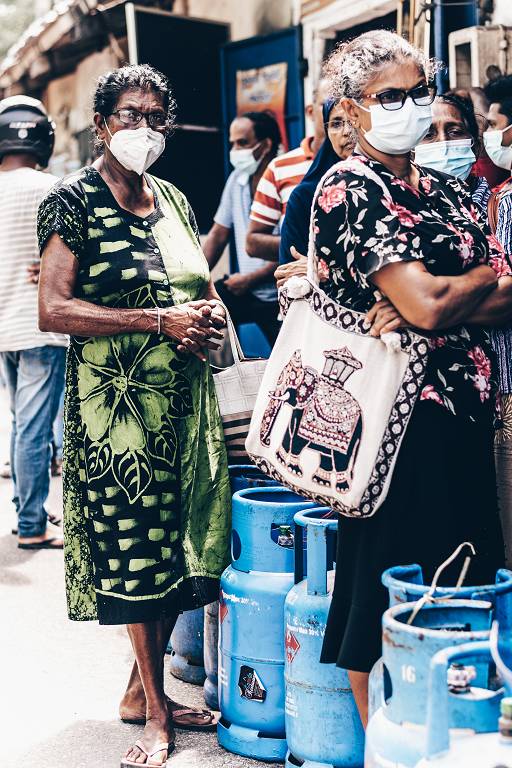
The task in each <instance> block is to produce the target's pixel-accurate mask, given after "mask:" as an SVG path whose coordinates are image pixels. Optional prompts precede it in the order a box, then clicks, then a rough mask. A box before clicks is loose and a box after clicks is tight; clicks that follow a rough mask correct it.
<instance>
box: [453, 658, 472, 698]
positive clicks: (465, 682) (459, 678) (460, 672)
mask: <svg viewBox="0 0 512 768" xmlns="http://www.w3.org/2000/svg"><path fill="white" fill-rule="evenodd" d="M475 677H476V669H475V668H474V667H465V666H464V664H451V665H450V668H449V669H448V675H447V681H448V689H449V691H450V693H468V691H469V689H470V687H471V685H470V684H471V681H472V680H474V679H475Z"/></svg>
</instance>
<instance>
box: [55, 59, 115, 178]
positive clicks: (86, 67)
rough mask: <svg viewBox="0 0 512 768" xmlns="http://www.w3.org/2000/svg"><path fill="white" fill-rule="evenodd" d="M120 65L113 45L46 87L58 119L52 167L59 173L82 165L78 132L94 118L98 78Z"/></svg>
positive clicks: (85, 60)
mask: <svg viewBox="0 0 512 768" xmlns="http://www.w3.org/2000/svg"><path fill="white" fill-rule="evenodd" d="M116 66H118V60H117V58H116V56H115V55H114V53H113V52H112V50H111V49H110V48H105V49H104V50H103V51H100V52H99V53H94V54H92V55H91V56H88V57H87V58H86V59H84V60H83V61H82V62H80V64H79V65H78V67H77V68H76V70H75V72H74V73H73V74H71V75H66V77H60V78H58V79H57V80H53V81H52V82H51V83H50V84H49V85H48V88H47V89H46V93H45V96H44V102H45V105H46V108H47V109H48V112H49V113H50V115H51V116H52V117H53V119H54V120H55V123H56V126H57V128H56V131H55V151H54V153H53V158H52V161H51V165H50V170H52V172H53V173H55V174H57V175H58V176H61V175H64V174H66V173H69V172H70V171H72V170H74V169H76V168H77V167H79V165H80V160H79V153H78V142H77V140H76V138H75V134H76V133H78V132H79V131H82V130H84V129H86V128H88V127H89V126H90V125H91V122H92V97H93V94H94V89H95V84H96V80H97V78H98V77H99V76H100V75H101V74H103V73H104V72H106V71H108V70H109V69H112V68H113V67H116Z"/></svg>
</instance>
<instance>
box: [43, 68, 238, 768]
mask: <svg viewBox="0 0 512 768" xmlns="http://www.w3.org/2000/svg"><path fill="white" fill-rule="evenodd" d="M174 108H175V103H174V101H173V99H172V95H171V92H170V90H169V86H168V84H167V81H166V80H165V78H164V77H163V75H161V74H160V73H159V72H157V71H155V70H154V69H152V68H151V67H149V66H147V65H137V66H126V67H122V68H120V69H117V70H114V71H112V72H109V73H108V74H106V75H104V76H103V77H101V78H100V80H99V82H98V85H97V89H96V93H95V96H94V125H95V129H96V135H97V138H98V141H99V142H100V143H101V146H102V149H103V151H102V154H101V156H100V157H99V159H98V160H96V161H95V162H94V163H93V164H92V166H91V167H87V168H82V169H81V170H79V171H77V172H76V173H74V174H73V175H72V176H68V177H67V178H65V179H64V180H63V181H61V182H60V183H58V184H57V185H56V186H55V187H53V189H52V190H51V191H50V193H49V194H48V196H47V197H46V198H45V200H44V201H43V203H42V204H41V207H40V209H39V221H38V234H39V242H40V249H41V253H42V266H41V277H40V287H39V300H40V309H39V322H40V327H41V328H42V329H44V330H50V329H51V330H55V329H57V328H58V329H59V330H60V331H61V332H63V333H69V334H70V336H71V346H70V349H69V354H68V360H67V388H66V406H65V447H64V530H65V534H64V539H65V545H64V546H65V567H66V587H67V600H68V613H69V616H70V618H71V619H74V620H79V621H81V620H91V619H99V621H100V623H101V624H126V625H127V630H128V635H129V637H130V640H131V644H132V647H133V651H134V655H135V661H134V664H133V669H132V672H131V675H130V679H129V682H128V687H127V690H126V693H125V694H124V696H123V699H122V701H121V706H120V715H121V718H122V719H123V720H124V721H125V722H131V723H135V722H136V723H141V724H145V728H144V732H143V734H142V735H141V738H140V739H139V740H137V741H136V742H135V744H134V745H133V746H131V747H130V748H129V749H128V751H127V752H126V756H125V757H124V758H123V760H122V762H121V765H122V766H134V765H137V766H139V765H141V764H142V765H151V766H159V765H164V764H165V763H166V761H167V757H168V755H169V753H170V752H171V751H172V749H173V747H174V728H182V729H189V730H213V729H214V727H215V721H214V717H213V715H212V713H211V712H208V711H205V710H195V709H191V708H189V707H187V706H184V705H182V704H178V703H176V702H173V701H171V700H170V699H168V698H166V696H165V692H164V683H163V658H164V653H165V649H166V647H167V643H168V640H169V637H170V634H171V631H172V629H173V627H174V624H175V622H176V618H177V616H178V614H179V612H180V611H182V610H188V609H192V608H197V607H200V606H202V605H206V604H207V603H210V602H213V601H214V600H215V599H216V598H217V596H218V583H219V581H218V580H219V577H220V575H221V573H222V571H223V569H224V568H225V566H226V564H227V563H228V561H229V533H230V515H229V510H230V488H229V478H228V472H227V459H226V453H225V448H224V440H223V432H222V427H221V422H220V417H219V411H218V406H217V401H216V397H215V391H214V387H213V382H212V376H211V372H210V367H209V364H208V362H207V361H206V352H207V350H208V349H212V348H217V344H216V342H217V340H218V338H219V337H220V335H221V334H220V331H219V328H220V327H221V326H223V325H224V323H225V320H224V310H223V307H222V305H221V304H220V302H219V301H218V298H217V296H216V293H215V290H214V288H213V286H212V282H211V280H210V274H209V270H208V265H207V263H206V259H205V257H204V255H203V253H202V250H201V247H200V244H199V240H198V232H197V227H196V224H195V219H194V214H193V213H192V210H191V208H190V206H189V204H188V202H187V200H186V198H185V197H184V195H183V194H182V193H181V192H180V191H179V190H177V189H176V188H175V187H174V186H173V185H172V184H170V183H168V182H165V181H162V180H161V179H158V178H156V177H154V176H151V175H149V174H148V173H147V172H146V171H147V169H148V168H149V167H150V166H151V164H152V163H154V162H155V160H156V159H157V158H158V157H159V156H160V154H161V153H162V152H163V150H164V147H165V140H166V136H167V135H168V132H169V128H170V126H171V124H172V121H173V117H174Z"/></svg>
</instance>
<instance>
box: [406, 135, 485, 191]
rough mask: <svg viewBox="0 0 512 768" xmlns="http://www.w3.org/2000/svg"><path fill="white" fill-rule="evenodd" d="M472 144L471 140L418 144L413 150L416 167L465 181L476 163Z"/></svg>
mask: <svg viewBox="0 0 512 768" xmlns="http://www.w3.org/2000/svg"><path fill="white" fill-rule="evenodd" d="M472 144H473V142H472V140H471V139H457V140H456V141H433V142H430V143H428V144H418V146H417V147H416V148H415V150H414V159H415V161H416V162H417V163H418V165H421V166H426V167H427V168H433V169H434V171H441V172H442V173H447V174H448V175H449V176H455V178H456V179H462V180H463V181H466V179H467V177H468V176H469V173H470V171H471V168H472V167H473V165H474V164H475V163H476V157H475V153H474V152H473V149H472Z"/></svg>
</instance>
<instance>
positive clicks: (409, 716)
mask: <svg viewBox="0 0 512 768" xmlns="http://www.w3.org/2000/svg"><path fill="white" fill-rule="evenodd" d="M416 607H417V603H405V604H403V605H396V606H394V607H392V608H389V609H388V610H387V611H386V612H385V614H384V616H383V618H382V675H383V683H382V702H381V706H380V708H379V709H378V710H377V711H376V712H375V713H374V714H373V715H372V717H371V718H370V721H369V723H368V728H367V730H366V747H365V768H376V767H377V766H378V767H379V768H384V767H386V766H390V765H397V764H399V765H400V766H403V768H413V766H415V765H416V763H417V762H418V760H419V759H420V758H421V756H422V754H423V750H424V746H425V737H426V729H425V723H426V700H427V687H428V685H427V684H428V674H429V667H430V660H431V659H432V657H433V656H434V655H435V654H436V653H437V652H438V651H440V650H443V649H444V648H449V647H450V646H456V645H462V644H463V643H468V642H475V641H479V640H488V639H489V630H490V623H491V618H492V606H491V603H490V602H489V601H481V600H455V599H454V600H446V601H445V602H443V603H430V604H426V605H424V606H423V607H422V609H421V610H420V611H419V613H417V615H416V616H415V617H414V620H413V624H408V621H410V620H411V619H412V618H413V616H414V614H415V612H416ZM488 677H489V669H488V666H487V665H482V664H481V665H479V666H477V668H476V677H475V685H476V686H477V687H480V688H486V687H487V686H488ZM462 721H463V718H462V717H461V715H460V712H459V700H458V699H454V700H453V701H452V702H451V706H450V709H449V713H448V722H449V727H450V728H458V727H462V726H461V722H462Z"/></svg>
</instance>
